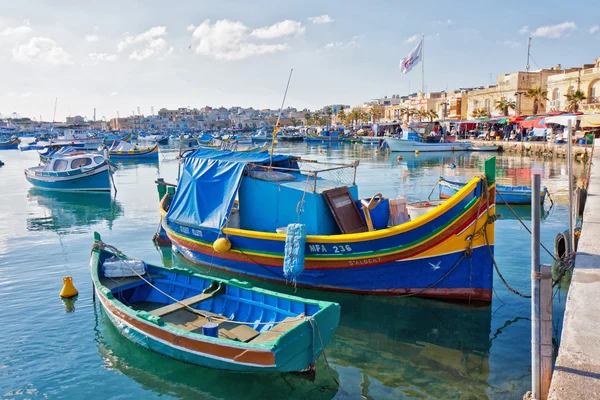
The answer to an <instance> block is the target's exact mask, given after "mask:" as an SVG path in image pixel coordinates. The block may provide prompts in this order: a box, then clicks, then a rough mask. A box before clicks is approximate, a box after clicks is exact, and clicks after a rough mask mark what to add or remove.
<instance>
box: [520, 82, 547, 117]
mask: <svg viewBox="0 0 600 400" xmlns="http://www.w3.org/2000/svg"><path fill="white" fill-rule="evenodd" d="M525 97H527V98H529V99H532V100H533V115H537V113H538V110H539V107H540V106H541V107H542V109H544V108H546V101H547V100H548V92H547V91H545V90H542V88H541V87H539V86H538V87H536V88H535V89H529V90H527V93H525Z"/></svg>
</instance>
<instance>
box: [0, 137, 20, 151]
mask: <svg viewBox="0 0 600 400" xmlns="http://www.w3.org/2000/svg"><path fill="white" fill-rule="evenodd" d="M19 143H21V141H20V140H19V139H18V138H10V139H1V138H0V150H13V149H18V148H19Z"/></svg>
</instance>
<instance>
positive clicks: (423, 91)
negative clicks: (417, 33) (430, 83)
mask: <svg viewBox="0 0 600 400" xmlns="http://www.w3.org/2000/svg"><path fill="white" fill-rule="evenodd" d="M421 43H422V45H421V93H423V96H425V35H423V38H422V39H421Z"/></svg>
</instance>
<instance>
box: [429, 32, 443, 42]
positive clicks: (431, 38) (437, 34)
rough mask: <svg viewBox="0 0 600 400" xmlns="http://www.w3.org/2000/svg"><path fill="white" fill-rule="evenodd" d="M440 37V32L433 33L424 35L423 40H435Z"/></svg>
mask: <svg viewBox="0 0 600 400" xmlns="http://www.w3.org/2000/svg"><path fill="white" fill-rule="evenodd" d="M439 38H440V33H439V32H438V33H436V34H434V35H427V36H425V40H436V39H439Z"/></svg>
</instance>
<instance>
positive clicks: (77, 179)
mask: <svg viewBox="0 0 600 400" xmlns="http://www.w3.org/2000/svg"><path fill="white" fill-rule="evenodd" d="M112 168H113V167H112V166H111V165H110V163H109V162H108V161H107V159H106V158H105V157H104V156H103V155H101V154H98V153H85V152H69V153H66V154H55V155H54V156H52V157H51V158H50V160H48V162H47V163H46V164H43V165H39V166H36V167H31V168H26V169H25V177H26V178H27V180H28V181H29V182H30V183H31V184H32V185H33V186H36V187H39V188H43V189H51V190H62V191H101V192H110V187H111V174H112Z"/></svg>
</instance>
